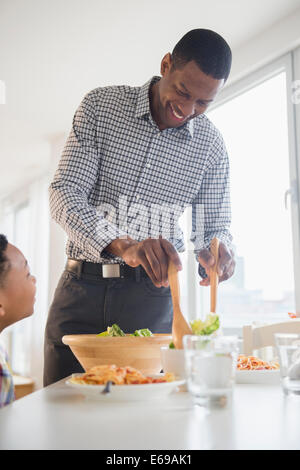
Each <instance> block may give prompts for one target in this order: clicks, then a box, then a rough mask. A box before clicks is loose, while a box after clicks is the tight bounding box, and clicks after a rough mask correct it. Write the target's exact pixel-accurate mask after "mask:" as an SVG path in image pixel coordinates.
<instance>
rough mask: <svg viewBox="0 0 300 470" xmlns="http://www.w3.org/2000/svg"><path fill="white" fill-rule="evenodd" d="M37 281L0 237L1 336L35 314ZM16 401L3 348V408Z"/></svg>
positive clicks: (0, 389)
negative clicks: (7, 329) (15, 324)
mask: <svg viewBox="0 0 300 470" xmlns="http://www.w3.org/2000/svg"><path fill="white" fill-rule="evenodd" d="M35 284H36V279H35V277H34V276H32V275H31V274H30V271H29V266H28V263H27V261H26V259H25V258H24V256H23V254H22V253H21V251H20V250H18V248H16V247H15V246H14V245H11V244H10V243H8V241H7V239H6V237H5V236H4V235H1V234H0V333H1V331H3V330H4V328H6V327H7V326H9V325H12V324H13V323H15V322H17V321H19V320H22V319H23V318H25V317H28V316H30V315H32V314H33V308H34V302H35V292H36V286H35ZM13 400H14V384H13V378H12V374H11V371H10V369H9V366H8V364H7V355H6V353H5V351H4V349H3V347H1V345H0V408H1V407H2V406H4V405H7V404H9V403H11V402H12V401H13Z"/></svg>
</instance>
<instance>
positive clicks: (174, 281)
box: [168, 261, 193, 349]
mask: <svg viewBox="0 0 300 470" xmlns="http://www.w3.org/2000/svg"><path fill="white" fill-rule="evenodd" d="M168 279H169V284H170V289H171V295H172V302H173V324H172V338H173V343H174V346H175V348H176V349H182V348H183V345H182V338H183V336H184V335H192V334H193V332H192V329H191V327H190V325H189V324H188V322H187V321H186V319H185V318H184V316H183V314H182V312H181V308H180V288H179V279H178V272H177V269H176V266H175V264H174V263H173V262H172V261H169V267H168Z"/></svg>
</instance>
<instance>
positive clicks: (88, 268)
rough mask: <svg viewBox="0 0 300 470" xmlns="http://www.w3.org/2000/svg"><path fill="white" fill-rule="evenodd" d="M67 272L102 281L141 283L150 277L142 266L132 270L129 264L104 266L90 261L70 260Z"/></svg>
mask: <svg viewBox="0 0 300 470" xmlns="http://www.w3.org/2000/svg"><path fill="white" fill-rule="evenodd" d="M66 270H67V271H69V272H71V273H74V274H76V276H77V277H78V278H80V276H81V275H82V274H88V275H91V276H95V277H97V278H100V279H112V278H121V279H135V280H136V281H139V279H140V278H141V277H143V278H145V277H148V275H147V273H146V271H145V270H144V269H143V268H142V266H137V267H136V268H132V267H131V266H128V264H125V263H122V264H118V263H117V264H102V263H90V262H89V261H81V260H76V259H71V258H69V259H68V261H67V264H66Z"/></svg>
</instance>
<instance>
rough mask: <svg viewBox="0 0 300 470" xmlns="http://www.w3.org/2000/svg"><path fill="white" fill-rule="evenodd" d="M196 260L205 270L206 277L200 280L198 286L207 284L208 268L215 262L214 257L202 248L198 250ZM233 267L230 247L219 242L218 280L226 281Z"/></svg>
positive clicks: (233, 262)
mask: <svg viewBox="0 0 300 470" xmlns="http://www.w3.org/2000/svg"><path fill="white" fill-rule="evenodd" d="M198 261H199V263H200V264H201V266H203V268H204V269H205V271H206V274H207V277H206V278H205V279H202V281H200V286H209V285H210V278H209V275H210V269H211V268H212V267H213V266H214V264H215V258H214V256H213V255H212V254H211V252H210V251H209V250H208V249H206V248H205V249H203V250H201V251H200V253H199V255H198ZM234 268H235V259H234V253H233V251H232V250H231V249H229V248H227V246H226V245H225V244H224V243H222V242H220V245H219V263H218V270H217V273H218V276H219V282H222V281H226V280H227V279H229V278H230V277H231V276H232V275H233V273H234Z"/></svg>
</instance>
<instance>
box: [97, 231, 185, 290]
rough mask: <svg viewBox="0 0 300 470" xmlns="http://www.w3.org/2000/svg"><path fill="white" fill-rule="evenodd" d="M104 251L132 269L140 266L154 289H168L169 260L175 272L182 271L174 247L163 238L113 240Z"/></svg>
mask: <svg viewBox="0 0 300 470" xmlns="http://www.w3.org/2000/svg"><path fill="white" fill-rule="evenodd" d="M106 250H107V251H109V252H110V253H113V254H115V255H117V256H119V257H121V258H122V259H123V260H124V261H125V263H126V264H128V265H129V266H132V267H133V268H135V267H137V266H140V265H141V266H142V267H143V268H144V269H145V271H146V273H147V274H148V276H149V277H150V279H151V281H152V282H153V284H154V285H155V286H156V287H162V286H164V287H168V285H169V282H168V266H169V260H171V261H173V263H174V264H175V266H176V267H177V270H178V271H180V270H181V269H182V265H181V261H180V258H179V255H178V253H177V251H176V249H175V248H174V246H173V245H172V244H171V243H170V242H169V241H167V240H165V239H163V238H159V239H154V238H147V239H146V240H143V241H141V242H137V241H135V240H132V239H130V238H127V239H117V240H114V241H113V242H112V243H111V244H110V245H108V246H107V247H106Z"/></svg>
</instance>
